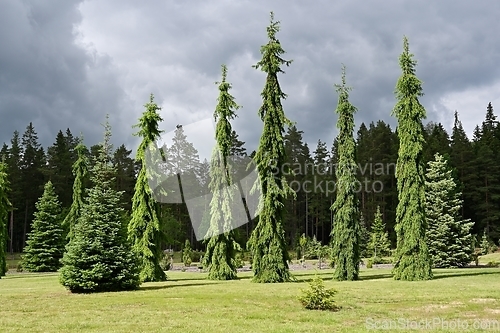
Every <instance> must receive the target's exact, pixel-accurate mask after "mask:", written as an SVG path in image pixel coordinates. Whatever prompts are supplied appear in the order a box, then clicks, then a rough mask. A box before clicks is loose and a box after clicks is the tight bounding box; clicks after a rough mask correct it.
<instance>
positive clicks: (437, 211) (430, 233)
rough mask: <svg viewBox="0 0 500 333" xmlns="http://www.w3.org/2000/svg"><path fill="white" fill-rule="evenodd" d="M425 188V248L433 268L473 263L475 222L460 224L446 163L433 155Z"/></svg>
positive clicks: (458, 206)
mask: <svg viewBox="0 0 500 333" xmlns="http://www.w3.org/2000/svg"><path fill="white" fill-rule="evenodd" d="M428 165H429V167H428V169H427V174H426V176H427V180H426V182H425V184H426V193H425V198H426V206H425V211H426V218H427V232H426V233H427V244H428V246H429V254H430V255H431V258H432V263H433V266H434V267H437V268H446V267H463V266H466V265H468V264H469V263H470V262H471V261H472V253H473V250H474V249H473V248H472V245H473V238H472V234H471V228H472V226H473V224H474V222H471V221H470V220H469V219H466V220H463V219H462V218H461V216H460V211H461V209H462V200H461V199H460V196H461V193H460V191H458V190H457V186H456V184H455V181H454V180H453V177H452V170H451V169H449V168H448V165H447V162H446V159H445V158H444V157H443V156H442V155H440V154H439V153H436V155H435V156H434V161H430V162H429V163H428Z"/></svg>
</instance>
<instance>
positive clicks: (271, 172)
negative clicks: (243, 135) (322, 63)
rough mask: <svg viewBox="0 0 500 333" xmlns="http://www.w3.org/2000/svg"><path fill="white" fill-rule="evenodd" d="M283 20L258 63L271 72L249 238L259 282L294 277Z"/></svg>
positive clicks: (262, 109) (264, 93) (271, 30)
mask: <svg viewBox="0 0 500 333" xmlns="http://www.w3.org/2000/svg"><path fill="white" fill-rule="evenodd" d="M278 31H279V21H274V15H273V13H271V23H270V25H269V26H268V27H267V35H268V38H269V41H268V43H267V44H266V45H263V46H262V47H261V50H260V51H261V54H262V59H261V60H260V61H259V62H258V63H257V64H256V65H255V66H254V67H255V68H257V69H261V70H262V71H263V72H265V73H267V78H266V84H265V86H264V90H263V91H262V93H261V96H262V102H263V103H262V106H261V107H260V109H259V116H260V118H261V119H262V121H263V123H264V129H263V132H262V135H261V137H260V142H259V147H258V148H257V151H256V153H255V156H254V160H255V163H256V165H257V170H258V174H259V182H260V186H261V197H260V204H259V205H260V210H259V220H258V223H257V226H256V227H255V229H254V230H253V232H252V235H251V236H250V239H249V241H248V246H249V248H250V250H251V252H252V260H253V261H252V270H253V273H254V278H253V281H255V282H264V283H272V282H285V281H290V280H291V279H292V275H291V274H290V271H289V267H288V261H289V260H290V258H289V255H288V252H287V249H286V241H285V231H284V229H283V218H284V210H285V199H286V198H287V197H288V196H289V195H293V194H294V192H293V190H292V189H291V188H290V187H289V185H288V183H287V181H286V178H285V176H286V174H287V170H284V169H285V166H286V164H285V162H286V153H285V147H284V141H283V133H284V131H285V126H287V125H288V126H290V125H291V122H290V120H289V119H288V118H286V116H285V113H284V111H283V106H282V104H281V100H282V99H284V98H286V94H285V93H283V91H282V90H281V87H280V85H279V83H278V73H283V70H282V69H281V67H280V66H282V65H286V66H288V65H290V63H291V61H290V60H284V59H283V58H282V57H281V55H282V54H283V53H285V51H284V50H283V48H282V47H281V44H280V42H279V40H278V39H277V38H276V33H277V32H278Z"/></svg>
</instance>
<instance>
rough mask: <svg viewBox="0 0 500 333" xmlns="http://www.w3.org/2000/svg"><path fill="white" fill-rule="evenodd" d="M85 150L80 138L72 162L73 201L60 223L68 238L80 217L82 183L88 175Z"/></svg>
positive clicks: (83, 195)
mask: <svg viewBox="0 0 500 333" xmlns="http://www.w3.org/2000/svg"><path fill="white" fill-rule="evenodd" d="M86 150H87V149H86V147H85V145H84V144H83V140H82V138H80V140H79V142H78V144H77V146H76V147H75V152H76V154H77V160H76V161H75V163H73V175H74V176H75V180H74V182H73V201H72V203H71V207H70V210H69V212H68V215H66V217H65V218H64V221H63V223H62V224H63V227H66V228H67V230H68V236H67V238H68V239H71V237H73V229H74V228H75V224H76V221H77V220H78V219H79V218H80V215H81V209H82V206H83V201H84V198H85V188H84V183H85V181H86V180H87V178H88V175H89V172H88V168H89V162H88V158H87V154H86Z"/></svg>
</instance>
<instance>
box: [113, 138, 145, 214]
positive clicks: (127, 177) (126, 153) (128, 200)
mask: <svg viewBox="0 0 500 333" xmlns="http://www.w3.org/2000/svg"><path fill="white" fill-rule="evenodd" d="M131 154H132V150H129V149H127V147H125V145H124V144H122V145H121V146H120V147H118V148H117V149H116V150H115V152H114V154H113V164H114V165H115V167H116V176H115V190H117V191H119V192H123V195H122V207H123V208H124V209H125V210H126V211H127V212H130V211H131V209H132V197H133V195H134V187H135V183H136V177H135V175H136V173H137V171H138V170H137V169H138V168H137V166H138V163H139V162H136V161H134V159H133V158H132V157H130V155H131Z"/></svg>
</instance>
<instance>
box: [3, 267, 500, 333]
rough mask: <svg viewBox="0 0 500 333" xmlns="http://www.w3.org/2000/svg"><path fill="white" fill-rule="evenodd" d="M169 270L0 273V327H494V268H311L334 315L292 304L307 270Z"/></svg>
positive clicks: (499, 281)
mask: <svg viewBox="0 0 500 333" xmlns="http://www.w3.org/2000/svg"><path fill="white" fill-rule="evenodd" d="M168 273H169V274H168V278H169V280H168V281H166V282H162V283H145V284H143V285H142V286H141V288H140V289H139V290H137V291H133V292H120V293H100V294H71V293H70V292H68V291H67V290H66V289H64V288H63V287H62V286H61V285H60V284H59V283H58V274H56V273H55V274H27V273H21V274H16V273H12V274H8V275H7V276H5V277H3V278H2V279H0V303H1V304H2V310H1V312H0V332H280V333H283V332H365V331H371V332H373V331H374V329H376V328H379V329H380V328H383V327H384V325H386V324H388V323H390V322H391V321H392V324H394V323H398V324H400V323H401V322H400V321H398V320H401V319H404V320H406V323H408V324H410V325H414V324H415V323H416V322H419V321H421V320H427V321H430V320H436V318H438V319H439V320H441V321H442V323H443V325H445V324H446V323H447V322H448V323H451V322H453V321H454V322H455V323H457V322H460V323H462V324H465V323H466V324H468V325H469V329H468V330H463V329H460V330H458V331H460V332H478V331H480V330H478V329H476V328H474V326H473V325H476V326H477V325H479V324H481V325H483V327H484V328H485V330H484V331H485V332H488V331H500V324H499V323H500V269H498V268H467V269H449V270H435V271H434V275H435V278H434V279H433V280H431V281H422V282H402V281H394V280H393V279H392V277H391V274H390V273H391V272H390V270H389V269H368V270H362V271H361V280H360V281H355V282H335V281H332V280H331V276H332V271H331V270H321V271H317V274H319V275H320V276H321V277H323V278H324V279H325V285H326V286H327V287H328V288H335V289H336V290H338V294H337V298H336V299H337V302H338V304H339V305H340V306H342V309H341V310H340V311H339V312H322V311H311V310H305V309H303V308H302V306H301V304H300V303H299V302H298V300H297V296H298V295H299V294H300V289H302V288H305V287H307V283H306V281H307V280H310V279H312V278H313V276H314V274H315V272H314V271H303V272H294V273H295V276H296V277H297V278H298V282H294V283H282V284H258V283H252V282H251V273H240V274H239V276H240V279H239V280H235V281H209V280H206V274H205V273H188V272H168ZM487 325H489V326H488V327H486V326H487ZM432 328H433V331H436V332H453V331H457V329H454V330H453V329H444V328H442V327H441V326H439V325H434V326H433V327H432ZM381 331H382V330H381ZM383 331H384V332H401V331H402V329H401V327H395V328H394V329H393V330H383Z"/></svg>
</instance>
